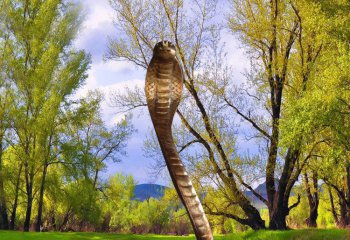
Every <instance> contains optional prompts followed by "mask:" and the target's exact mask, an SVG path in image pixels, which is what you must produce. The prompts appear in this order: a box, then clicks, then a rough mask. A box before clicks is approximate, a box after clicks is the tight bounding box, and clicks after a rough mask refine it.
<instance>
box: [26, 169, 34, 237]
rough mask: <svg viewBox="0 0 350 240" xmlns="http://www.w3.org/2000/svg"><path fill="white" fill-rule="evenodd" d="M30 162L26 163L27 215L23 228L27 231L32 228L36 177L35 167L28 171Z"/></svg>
mask: <svg viewBox="0 0 350 240" xmlns="http://www.w3.org/2000/svg"><path fill="white" fill-rule="evenodd" d="M28 167H29V166H28V163H26V164H25V172H26V174H25V175H26V176H25V178H26V190H27V192H26V194H27V208H26V217H25V221H24V225H23V230H24V231H25V232H28V231H29V228H30V219H31V215H32V208H33V179H34V173H33V168H32V167H31V171H30V172H28Z"/></svg>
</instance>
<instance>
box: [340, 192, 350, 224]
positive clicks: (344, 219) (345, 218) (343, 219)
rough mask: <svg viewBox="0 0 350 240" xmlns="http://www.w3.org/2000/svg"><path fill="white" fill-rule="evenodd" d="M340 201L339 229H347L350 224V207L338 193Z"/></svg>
mask: <svg viewBox="0 0 350 240" xmlns="http://www.w3.org/2000/svg"><path fill="white" fill-rule="evenodd" d="M338 199H339V207H340V219H339V221H338V227H340V228H346V227H347V226H348V225H349V223H350V219H349V214H348V207H347V204H346V202H345V201H344V199H343V198H342V196H340V194H339V193H338Z"/></svg>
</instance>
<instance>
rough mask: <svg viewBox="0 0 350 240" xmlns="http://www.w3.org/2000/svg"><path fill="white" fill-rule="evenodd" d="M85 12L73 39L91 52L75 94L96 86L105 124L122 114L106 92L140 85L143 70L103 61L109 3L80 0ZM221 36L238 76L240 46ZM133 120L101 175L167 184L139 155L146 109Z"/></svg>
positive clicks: (110, 32) (147, 123)
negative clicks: (122, 151) (117, 156)
mask: <svg viewBox="0 0 350 240" xmlns="http://www.w3.org/2000/svg"><path fill="white" fill-rule="evenodd" d="M80 2H81V4H82V5H83V11H84V13H85V16H86V17H85V21H84V23H83V26H82V29H81V30H80V32H79V34H78V38H77V39H76V41H75V43H74V44H75V47H76V48H77V49H84V50H85V51H86V52H89V53H90V54H91V56H92V64H91V68H90V70H89V72H88V75H89V76H88V79H87V80H86V84H85V85H84V87H82V88H81V89H80V90H79V91H78V92H77V93H76V95H77V97H79V96H83V95H85V94H86V93H87V92H88V91H89V90H94V89H98V90H100V91H102V92H103V93H104V95H105V101H104V102H103V104H102V115H103V119H104V121H105V122H106V124H107V125H110V126H111V125H113V124H115V123H117V122H118V121H119V120H120V119H121V118H122V114H118V113H117V109H115V108H113V107H111V104H110V102H109V96H110V94H111V92H113V91H123V89H124V88H125V86H128V87H131V88H133V87H134V86H140V87H141V88H142V89H143V86H144V81H145V80H144V79H145V71H144V70H141V69H136V68H135V66H134V65H133V64H131V63H127V62H120V61H118V62H117V61H104V60H103V55H104V54H105V53H106V51H107V43H108V36H111V37H114V36H116V34H117V30H116V29H115V27H114V25H113V19H114V12H113V9H112V8H111V7H110V6H109V3H108V0H80ZM223 39H224V41H225V42H226V49H227V50H228V63H229V64H231V65H232V66H233V71H234V78H236V79H242V78H243V77H242V76H243V75H242V73H243V72H244V70H245V67H246V66H247V64H248V65H249V62H248V60H247V58H246V57H245V55H244V51H243V50H242V49H241V48H240V46H239V43H238V41H237V39H235V38H234V37H233V36H232V35H231V34H229V33H224V35H223ZM133 116H134V118H133V124H134V126H135V128H136V129H137V133H135V134H133V136H132V137H131V139H130V140H129V141H128V146H127V149H126V152H127V156H125V157H123V160H122V162H121V163H109V164H108V167H107V170H106V172H105V173H104V176H105V177H107V176H108V175H111V174H114V173H117V172H122V173H124V174H131V175H133V177H134V179H135V180H136V181H137V183H139V184H141V183H158V184H163V185H167V184H168V182H167V181H168V179H167V178H158V179H153V178H151V177H150V175H149V168H150V166H151V164H152V160H151V159H147V158H145V157H144V156H143V152H142V146H143V142H144V140H145V138H146V134H147V133H148V132H149V130H150V129H151V127H152V125H151V119H150V117H149V116H148V111H147V110H146V109H143V110H142V111H138V110H137V111H135V112H134V113H133ZM240 141H241V145H242V146H243V147H244V146H245V145H246V147H247V148H249V145H250V143H247V142H244V140H243V139H240Z"/></svg>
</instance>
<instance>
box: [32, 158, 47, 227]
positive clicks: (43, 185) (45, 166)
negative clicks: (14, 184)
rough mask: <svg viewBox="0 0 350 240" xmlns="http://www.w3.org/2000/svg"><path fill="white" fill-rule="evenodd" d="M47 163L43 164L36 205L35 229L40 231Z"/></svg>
mask: <svg viewBox="0 0 350 240" xmlns="http://www.w3.org/2000/svg"><path fill="white" fill-rule="evenodd" d="M47 168H48V165H47V164H46V163H45V164H44V170H43V176H42V180H41V185H40V193H39V205H38V216H37V221H36V226H35V231H37V232H40V228H41V223H42V215H43V205H44V191H45V180H46V174H47Z"/></svg>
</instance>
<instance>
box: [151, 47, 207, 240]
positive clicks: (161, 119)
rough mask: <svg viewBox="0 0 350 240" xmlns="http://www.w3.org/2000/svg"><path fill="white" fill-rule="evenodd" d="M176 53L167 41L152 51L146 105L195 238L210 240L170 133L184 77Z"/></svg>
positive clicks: (200, 206)
mask: <svg viewBox="0 0 350 240" xmlns="http://www.w3.org/2000/svg"><path fill="white" fill-rule="evenodd" d="M175 52H176V50H175V46H174V45H173V44H172V43H170V42H168V41H162V42H159V43H157V44H156V46H155V47H154V50H153V57H152V60H151V62H150V64H149V66H148V69H147V74H146V85H145V91H146V99H147V105H148V110H149V112H150V115H151V119H152V122H153V125H154V128H155V131H156V134H157V137H158V141H159V144H160V147H161V150H162V153H163V156H164V158H165V162H166V165H167V167H168V170H169V173H170V176H171V179H172V181H173V184H174V186H175V189H176V191H177V193H178V195H179V197H180V199H181V201H182V203H183V205H184V206H185V208H186V210H187V213H188V215H189V217H190V221H191V223H192V226H193V229H194V233H195V235H196V238H197V239H200V240H212V239H213V235H212V232H211V229H210V226H209V222H208V220H207V217H206V216H205V213H204V211H203V207H202V205H201V203H200V201H199V198H198V196H197V194H196V191H195V189H194V187H193V185H192V182H191V180H190V178H189V176H188V174H187V172H186V169H185V167H184V165H183V163H182V161H181V159H180V157H179V154H178V152H177V150H176V146H175V143H174V139H173V136H172V131H171V125H172V122H173V118H174V115H175V112H176V109H177V107H178V105H179V102H180V99H181V95H182V87H183V74H182V70H181V67H180V64H179V62H178V61H177V59H176V56H175Z"/></svg>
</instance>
